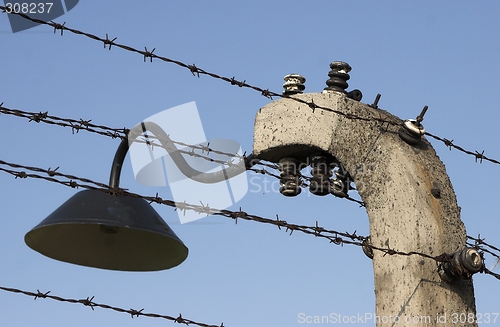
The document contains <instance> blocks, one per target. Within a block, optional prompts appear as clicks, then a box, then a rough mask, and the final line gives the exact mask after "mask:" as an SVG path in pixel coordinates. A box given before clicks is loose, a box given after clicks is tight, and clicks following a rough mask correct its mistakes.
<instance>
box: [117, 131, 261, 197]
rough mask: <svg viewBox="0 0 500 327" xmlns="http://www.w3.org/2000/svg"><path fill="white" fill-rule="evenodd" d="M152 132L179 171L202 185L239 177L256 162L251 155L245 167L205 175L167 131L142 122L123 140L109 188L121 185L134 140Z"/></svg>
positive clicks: (230, 167)
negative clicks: (124, 166)
mask: <svg viewBox="0 0 500 327" xmlns="http://www.w3.org/2000/svg"><path fill="white" fill-rule="evenodd" d="M146 131H150V132H151V133H153V134H154V135H155V136H156V137H157V138H158V140H159V141H160V143H161V145H162V146H163V148H164V149H165V150H167V152H168V154H169V155H170V157H171V158H172V160H173V161H174V163H175V165H176V166H177V168H179V170H180V171H181V172H182V173H183V174H184V175H185V176H186V177H188V178H190V179H192V180H195V181H197V182H200V183H205V184H213V183H219V182H221V181H224V180H227V179H229V178H232V177H234V176H237V175H239V174H241V173H243V172H245V171H246V170H247V169H248V168H250V167H252V166H253V165H254V164H255V163H256V161H255V160H253V159H254V155H253V154H251V155H249V156H248V157H244V159H243V160H244V164H245V165H244V166H242V165H240V162H238V163H235V164H230V165H229V166H228V167H227V168H225V169H222V170H219V171H216V172H212V173H205V172H202V171H199V170H196V169H194V168H193V167H191V166H190V165H189V164H188V163H187V161H186V159H184V157H183V156H182V154H181V152H180V151H179V149H177V147H176V146H175V143H174V142H173V141H172V140H171V139H170V137H169V135H168V134H167V133H165V131H164V130H163V129H162V128H161V127H160V126H158V125H157V124H156V123H153V122H142V123H140V124H137V125H136V126H134V127H133V128H132V129H131V130H130V131H129V133H128V137H127V138H126V139H122V141H121V142H120V145H119V146H118V149H117V150H116V153H115V157H114V159H113V163H112V165H111V173H110V176H109V187H111V188H118V187H119V185H120V174H121V170H122V166H123V162H124V160H125V156H126V155H127V152H128V149H129V144H130V143H132V142H134V140H135V139H136V138H137V137H139V136H140V135H141V134H142V133H144V132H146Z"/></svg>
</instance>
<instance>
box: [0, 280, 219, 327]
mask: <svg viewBox="0 0 500 327" xmlns="http://www.w3.org/2000/svg"><path fill="white" fill-rule="evenodd" d="M0 290H3V291H6V292H11V293H18V294H24V295H27V296H30V297H34V300H36V299H52V300H56V301H59V302H67V303H73V304H83V305H84V306H86V307H90V308H91V309H92V310H94V308H102V309H109V310H114V311H117V312H121V313H127V314H129V315H130V316H131V317H132V318H134V317H140V316H144V317H150V318H162V319H166V320H170V321H173V322H174V323H180V324H186V325H197V326H201V327H224V323H221V324H220V325H209V324H205V323H201V322H197V321H194V320H191V319H186V318H184V317H182V314H179V316H177V317H172V316H167V315H161V314H157V313H147V312H144V308H143V309H140V310H135V309H128V310H127V309H123V308H119V307H115V306H112V305H108V304H102V303H97V302H94V296H92V297H90V296H89V297H87V298H86V299H79V300H77V299H68V298H63V297H60V296H56V295H50V294H49V293H50V291H47V292H45V293H43V292H40V291H39V290H37V291H36V293H35V292H28V291H23V290H20V289H16V288H10V287H3V286H0Z"/></svg>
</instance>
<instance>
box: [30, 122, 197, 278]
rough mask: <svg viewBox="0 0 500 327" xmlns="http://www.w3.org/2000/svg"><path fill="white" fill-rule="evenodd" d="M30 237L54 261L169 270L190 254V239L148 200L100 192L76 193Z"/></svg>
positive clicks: (118, 162)
mask: <svg viewBox="0 0 500 327" xmlns="http://www.w3.org/2000/svg"><path fill="white" fill-rule="evenodd" d="M150 124H151V123H150ZM153 125H155V126H157V125H156V124H153ZM139 127H143V128H144V127H145V126H144V124H141V125H138V126H136V127H135V128H134V129H132V130H131V131H130V133H129V137H128V139H124V140H122V142H121V143H120V145H119V147H118V149H117V151H116V154H115V157H114V160H113V165H112V168H111V174H110V182H109V186H110V187H111V188H115V187H116V188H117V187H118V186H119V180H120V173H121V167H122V165H123V161H124V160H125V156H126V154H127V151H128V148H129V140H133V139H135V137H137V136H138V135H140V134H141V132H142V131H141V130H140V128H139ZM24 240H25V242H26V244H27V245H28V246H29V247H30V248H32V249H33V250H35V251H37V252H39V253H41V254H43V255H45V256H47V257H50V258H52V259H56V260H60V261H64V262H69V263H73V264H78V265H83V266H89V267H95V268H102V269H111V270H122V271H157V270H163V269H169V268H172V267H175V266H177V265H179V264H181V263H182V262H183V261H184V260H185V259H186V257H187V255H188V249H187V247H186V246H185V245H184V243H182V241H181V240H180V239H179V238H178V237H177V235H175V233H174V232H173V231H172V229H170V227H169V226H168V225H167V223H165V221H164V220H163V219H162V218H161V217H160V215H159V214H158V213H157V212H156V211H155V210H154V209H153V208H152V207H151V205H149V203H148V202H147V201H146V200H144V199H141V198H134V197H130V196H123V195H121V196H116V195H110V194H107V193H105V192H102V191H98V190H85V191H81V192H78V193H77V194H75V195H74V196H72V197H71V198H70V199H69V200H67V201H66V202H65V203H63V204H62V205H61V206H60V207H59V208H58V209H56V210H55V211H54V212H53V213H51V214H50V215H49V216H48V217H47V218H45V219H44V220H43V221H42V222H41V223H40V224H38V225H37V226H35V227H34V228H33V229H32V230H31V231H29V232H28V233H27V234H26V235H25V237H24Z"/></svg>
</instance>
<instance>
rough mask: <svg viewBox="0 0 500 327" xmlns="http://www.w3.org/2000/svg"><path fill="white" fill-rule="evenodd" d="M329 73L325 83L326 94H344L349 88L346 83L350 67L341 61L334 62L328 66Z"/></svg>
mask: <svg viewBox="0 0 500 327" xmlns="http://www.w3.org/2000/svg"><path fill="white" fill-rule="evenodd" d="M330 68H331V71H330V72H329V73H328V76H329V77H330V78H329V79H328V80H327V81H326V85H328V86H327V87H326V88H325V91H327V92H340V93H344V94H345V93H346V91H345V90H346V89H347V87H348V86H349V84H347V81H348V80H349V78H351V77H350V76H349V72H350V71H351V66H349V64H348V63H346V62H343V61H334V62H332V63H331V64H330Z"/></svg>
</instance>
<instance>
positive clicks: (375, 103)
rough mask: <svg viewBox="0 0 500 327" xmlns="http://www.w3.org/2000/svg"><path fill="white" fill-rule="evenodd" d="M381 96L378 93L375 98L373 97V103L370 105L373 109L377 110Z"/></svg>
mask: <svg viewBox="0 0 500 327" xmlns="http://www.w3.org/2000/svg"><path fill="white" fill-rule="evenodd" d="M381 96H382V94H380V93H378V94H377V96H376V97H375V101H374V102H373V103H372V104H371V105H370V107H372V108H373V109H378V102H379V101H380V97H381Z"/></svg>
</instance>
